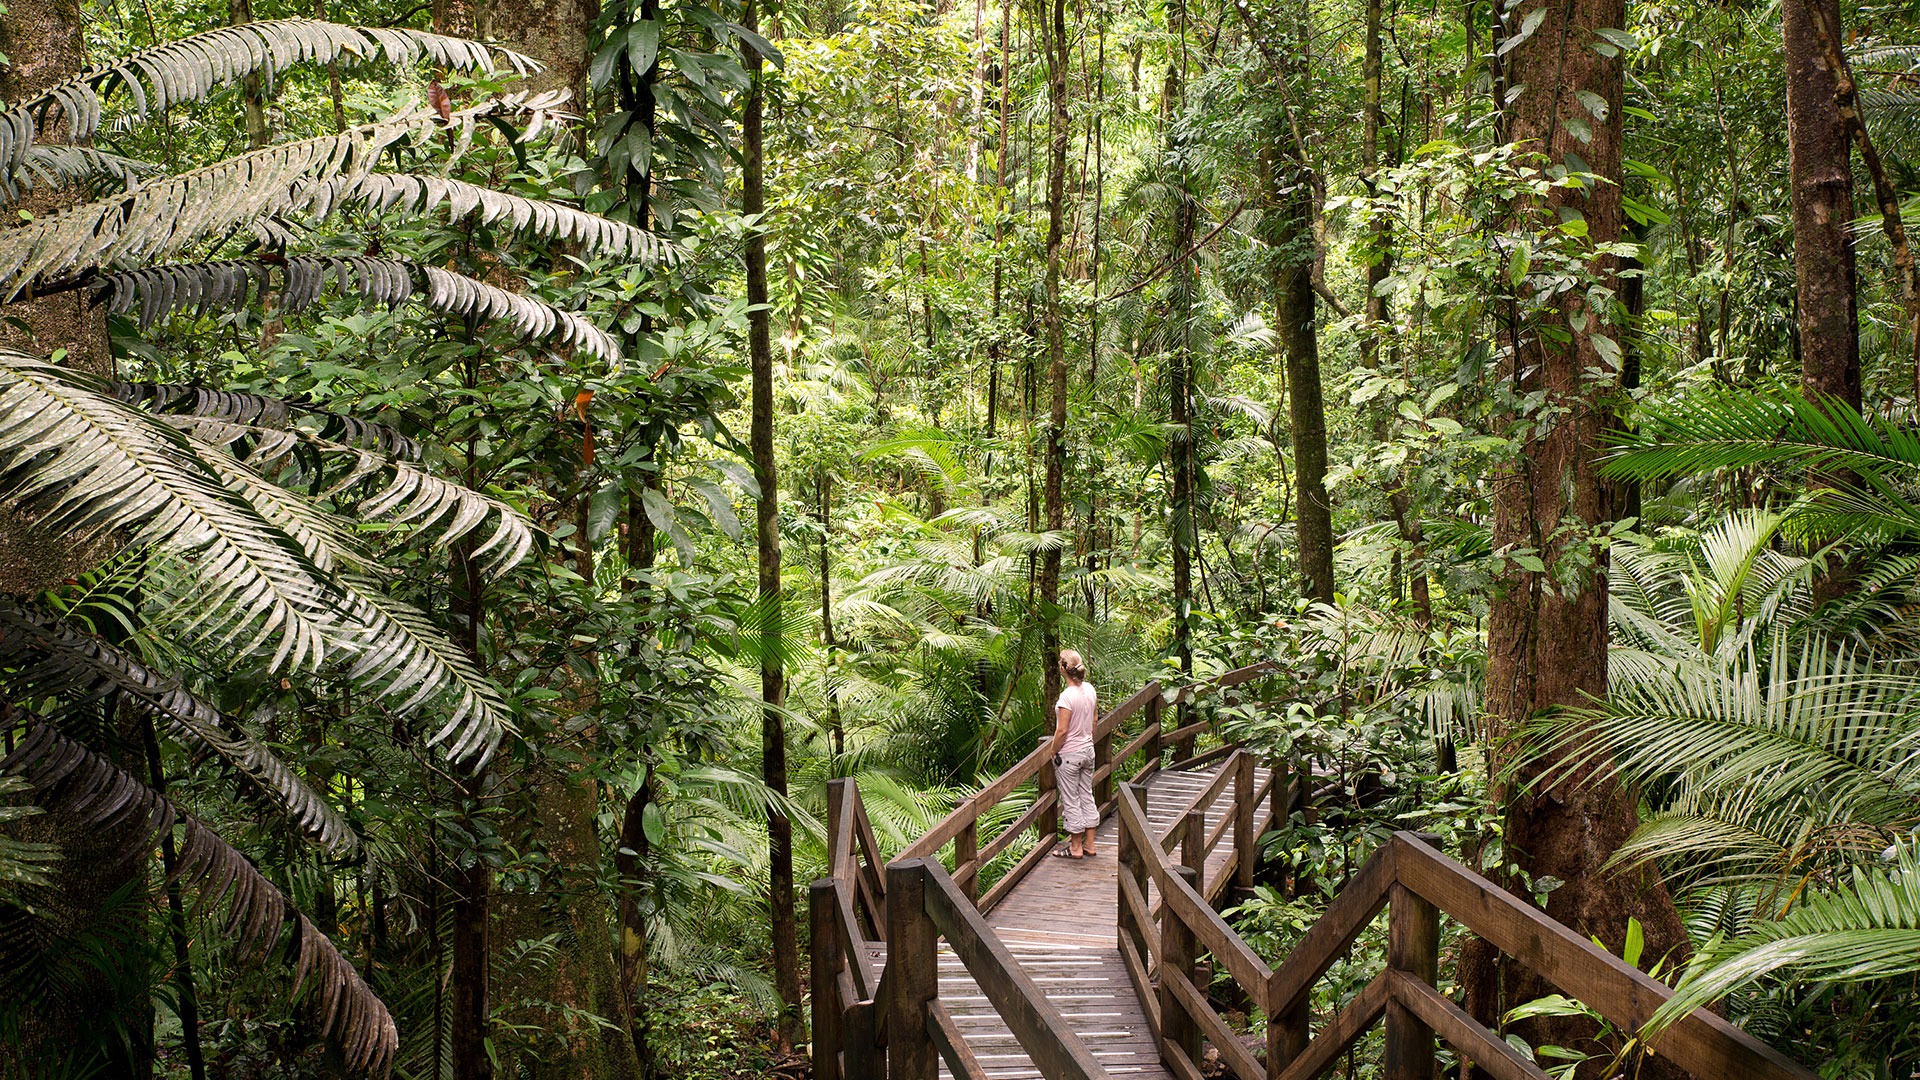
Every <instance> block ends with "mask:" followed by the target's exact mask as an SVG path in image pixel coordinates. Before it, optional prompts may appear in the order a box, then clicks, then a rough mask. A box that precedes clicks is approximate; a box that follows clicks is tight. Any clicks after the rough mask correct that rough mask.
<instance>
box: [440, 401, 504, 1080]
mask: <svg viewBox="0 0 1920 1080" xmlns="http://www.w3.org/2000/svg"><path fill="white" fill-rule="evenodd" d="M468 381H469V383H472V381H473V380H472V379H469V380H468ZM471 460H472V459H471V457H469V466H468V475H469V476H472V474H473V468H472V465H471ZM452 576H453V585H454V587H453V624H454V625H453V634H454V641H455V643H456V644H458V645H459V646H460V647H461V649H462V650H464V651H465V652H466V654H467V656H468V658H470V659H472V660H473V661H474V662H475V663H479V662H480V624H481V621H482V620H483V619H484V618H485V617H486V595H485V586H484V583H483V579H482V578H481V576H480V571H479V567H478V566H476V565H475V560H474V557H473V543H472V541H471V540H468V539H465V538H463V539H462V540H460V541H457V542H455V544H454V548H453V566H452ZM461 789H462V794H463V796H464V800H465V802H466V810H467V813H468V814H469V816H472V815H473V814H475V813H476V812H477V810H478V807H479V804H480V803H481V801H482V800H484V799H485V798H486V797H487V794H488V792H487V770H486V769H479V770H476V771H475V772H474V773H473V774H472V775H470V776H467V777H464V778H463V780H462V784H461ZM474 855H475V857H474V859H473V861H472V864H471V865H470V866H468V867H467V868H465V869H463V870H456V871H454V872H453V874H452V877H453V882H454V894H453V971H452V978H451V980H450V981H451V983H452V992H453V993H452V997H453V1013H452V1023H451V1025H450V1028H451V1035H450V1036H449V1038H448V1040H447V1041H448V1043H449V1050H450V1051H451V1063H452V1065H453V1074H454V1075H455V1076H458V1077H461V1078H462V1080H466V1078H469V1077H471V1078H473V1080H489V1078H490V1077H492V1076H493V1059H492V1057H491V1056H490V1055H489V1054H488V1053H487V1046H486V1043H487V1039H488V1034H489V1026H490V1024H489V1016H490V1009H491V1002H490V999H489V995H488V989H487V983H488V977H489V974H490V968H491V966H492V957H491V941H490V935H489V929H490V925H489V924H490V921H491V920H490V910H489V909H490V907H491V897H492V892H493V870H492V868H491V867H489V866H488V865H487V862H486V860H485V859H484V858H480V857H479V856H478V853H477V852H475V853H474Z"/></svg>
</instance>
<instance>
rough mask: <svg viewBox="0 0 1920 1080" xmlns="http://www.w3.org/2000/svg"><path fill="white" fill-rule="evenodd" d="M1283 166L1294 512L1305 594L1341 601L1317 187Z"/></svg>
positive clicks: (1280, 302) (1283, 303)
mask: <svg viewBox="0 0 1920 1080" xmlns="http://www.w3.org/2000/svg"><path fill="white" fill-rule="evenodd" d="M1279 165H1280V168H1278V169H1276V170H1275V176H1274V182H1275V184H1276V185H1277V187H1278V188H1279V190H1278V191H1276V192H1275V193H1274V202H1273V206H1272V209H1271V210H1270V212H1269V220H1270V224H1269V226H1268V228H1269V229H1270V230H1271V232H1270V236H1271V239H1272V242H1273V245H1274V248H1275V250H1276V251H1277V252H1279V254H1278V255H1277V256H1276V264H1275V266H1274V268H1273V303H1274V310H1275V313H1276V315H1277V317H1278V321H1279V323H1280V327H1279V329H1280V334H1279V339H1280V348H1281V351H1282V352H1284V353H1285V354H1286V364H1287V415H1288V419H1289V421H1290V423H1291V431H1292V437H1293V467H1294V489H1293V490H1294V519H1295V522H1296V524H1295V529H1296V535H1297V537H1298V543H1299V550H1300V576H1301V579H1302V590H1301V591H1302V593H1303V594H1304V595H1305V596H1307V597H1308V598H1310V599H1313V600H1318V601H1319V602H1321V603H1323V604H1331V603H1333V507H1332V505H1331V503H1330V502H1329V500H1328V498H1327V484H1326V477H1327V413H1326V404H1325V401H1324V399H1323V397H1322V393H1321V388H1320V335H1319V332H1318V331H1317V329H1316V328H1315V325H1314V314H1315V307H1316V303H1315V301H1316V298H1315V295H1314V291H1313V255H1312V248H1313V238H1312V233H1311V228H1312V226H1311V223H1310V215H1311V214H1312V213H1313V194H1312V190H1311V188H1310V187H1309V186H1308V182H1307V179H1306V177H1305V176H1303V175H1302V174H1301V171H1300V169H1301V163H1300V162H1299V161H1298V160H1297V159H1289V158H1287V157H1286V156H1285V155H1284V154H1283V155H1282V158H1281V161H1280V162H1279Z"/></svg>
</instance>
